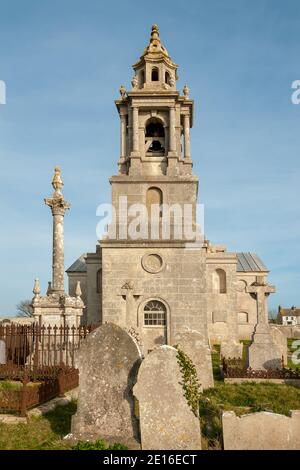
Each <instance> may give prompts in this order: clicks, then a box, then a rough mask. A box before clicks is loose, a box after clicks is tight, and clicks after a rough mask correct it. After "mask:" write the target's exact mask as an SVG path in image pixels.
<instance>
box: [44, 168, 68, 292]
mask: <svg viewBox="0 0 300 470" xmlns="http://www.w3.org/2000/svg"><path fill="white" fill-rule="evenodd" d="M52 186H53V188H54V193H53V196H52V198H47V199H45V204H47V206H49V207H50V208H51V211H52V216H53V253H52V292H64V271H65V269H64V215H65V211H66V210H67V209H70V207H71V206H70V204H69V203H68V202H67V201H65V199H64V196H63V194H62V193H61V189H62V187H63V182H62V179H61V174H60V168H59V167H56V168H55V174H54V177H53V180H52Z"/></svg>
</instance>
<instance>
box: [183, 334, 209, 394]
mask: <svg viewBox="0 0 300 470" xmlns="http://www.w3.org/2000/svg"><path fill="white" fill-rule="evenodd" d="M175 341H176V345H177V346H178V348H179V349H181V350H182V351H183V352H185V353H186V354H187V355H188V356H189V358H190V359H191V360H192V362H193V364H194V366H195V368H196V371H197V375H198V380H199V384H200V390H201V391H203V390H206V389H207V388H211V387H213V386H214V378H213V369H212V360H211V350H210V347H209V344H208V340H207V338H204V337H203V335H201V334H200V333H199V332H198V331H194V330H189V331H186V332H184V333H179V334H178V335H176V337H175Z"/></svg>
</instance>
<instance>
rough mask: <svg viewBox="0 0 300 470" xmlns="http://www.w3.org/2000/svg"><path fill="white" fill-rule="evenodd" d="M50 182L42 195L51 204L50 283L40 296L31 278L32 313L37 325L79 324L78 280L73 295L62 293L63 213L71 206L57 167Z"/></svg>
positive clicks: (82, 305)
mask: <svg viewBox="0 0 300 470" xmlns="http://www.w3.org/2000/svg"><path fill="white" fill-rule="evenodd" d="M52 186H53V188H54V193H53V196H52V197H51V198H47V199H45V204H47V206H49V207H50V208H51V212H52V216H53V252H52V260H53V263H52V283H49V285H48V290H47V294H46V295H45V296H41V295H40V294H41V288H40V283H39V280H38V279H36V280H35V284H34V288H33V293H34V297H33V300H32V308H33V315H34V319H35V321H36V322H38V323H39V324H40V325H46V326H48V325H50V326H54V325H56V326H61V325H65V326H69V327H72V326H79V324H80V318H81V316H82V313H83V308H84V304H83V302H82V300H81V288H80V283H79V282H78V283H77V287H76V290H75V297H72V296H70V295H68V294H66V292H65V289H64V271H65V269H64V215H65V211H66V210H67V209H70V207H71V206H70V204H69V203H68V202H67V201H66V200H65V198H64V196H63V194H62V191H61V190H62V187H63V182H62V179H61V172H60V168H59V167H56V168H55V173H54V177H53V180H52Z"/></svg>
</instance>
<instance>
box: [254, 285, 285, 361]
mask: <svg viewBox="0 0 300 470" xmlns="http://www.w3.org/2000/svg"><path fill="white" fill-rule="evenodd" d="M246 290H247V292H248V293H249V294H251V295H252V296H253V297H254V298H255V299H256V305H257V324H256V326H255V330H254V335H253V342H252V344H251V345H250V347H249V350H248V356H249V366H250V367H251V368H252V369H254V370H268V369H281V368H282V353H281V347H280V346H278V344H277V343H276V341H275V340H274V337H273V335H272V332H271V327H270V325H269V319H268V308H267V297H268V296H269V295H270V294H271V293H274V292H275V287H274V286H269V285H268V284H266V283H265V281H264V279H263V277H261V276H257V277H256V281H255V282H254V283H253V284H252V285H251V286H248V287H247V289H246Z"/></svg>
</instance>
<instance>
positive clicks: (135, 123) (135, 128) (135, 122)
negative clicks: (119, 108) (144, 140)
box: [132, 106, 139, 153]
mask: <svg viewBox="0 0 300 470" xmlns="http://www.w3.org/2000/svg"><path fill="white" fill-rule="evenodd" d="M132 137H133V152H134V153H138V151H139V109H138V107H137V106H134V107H133V108H132Z"/></svg>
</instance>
